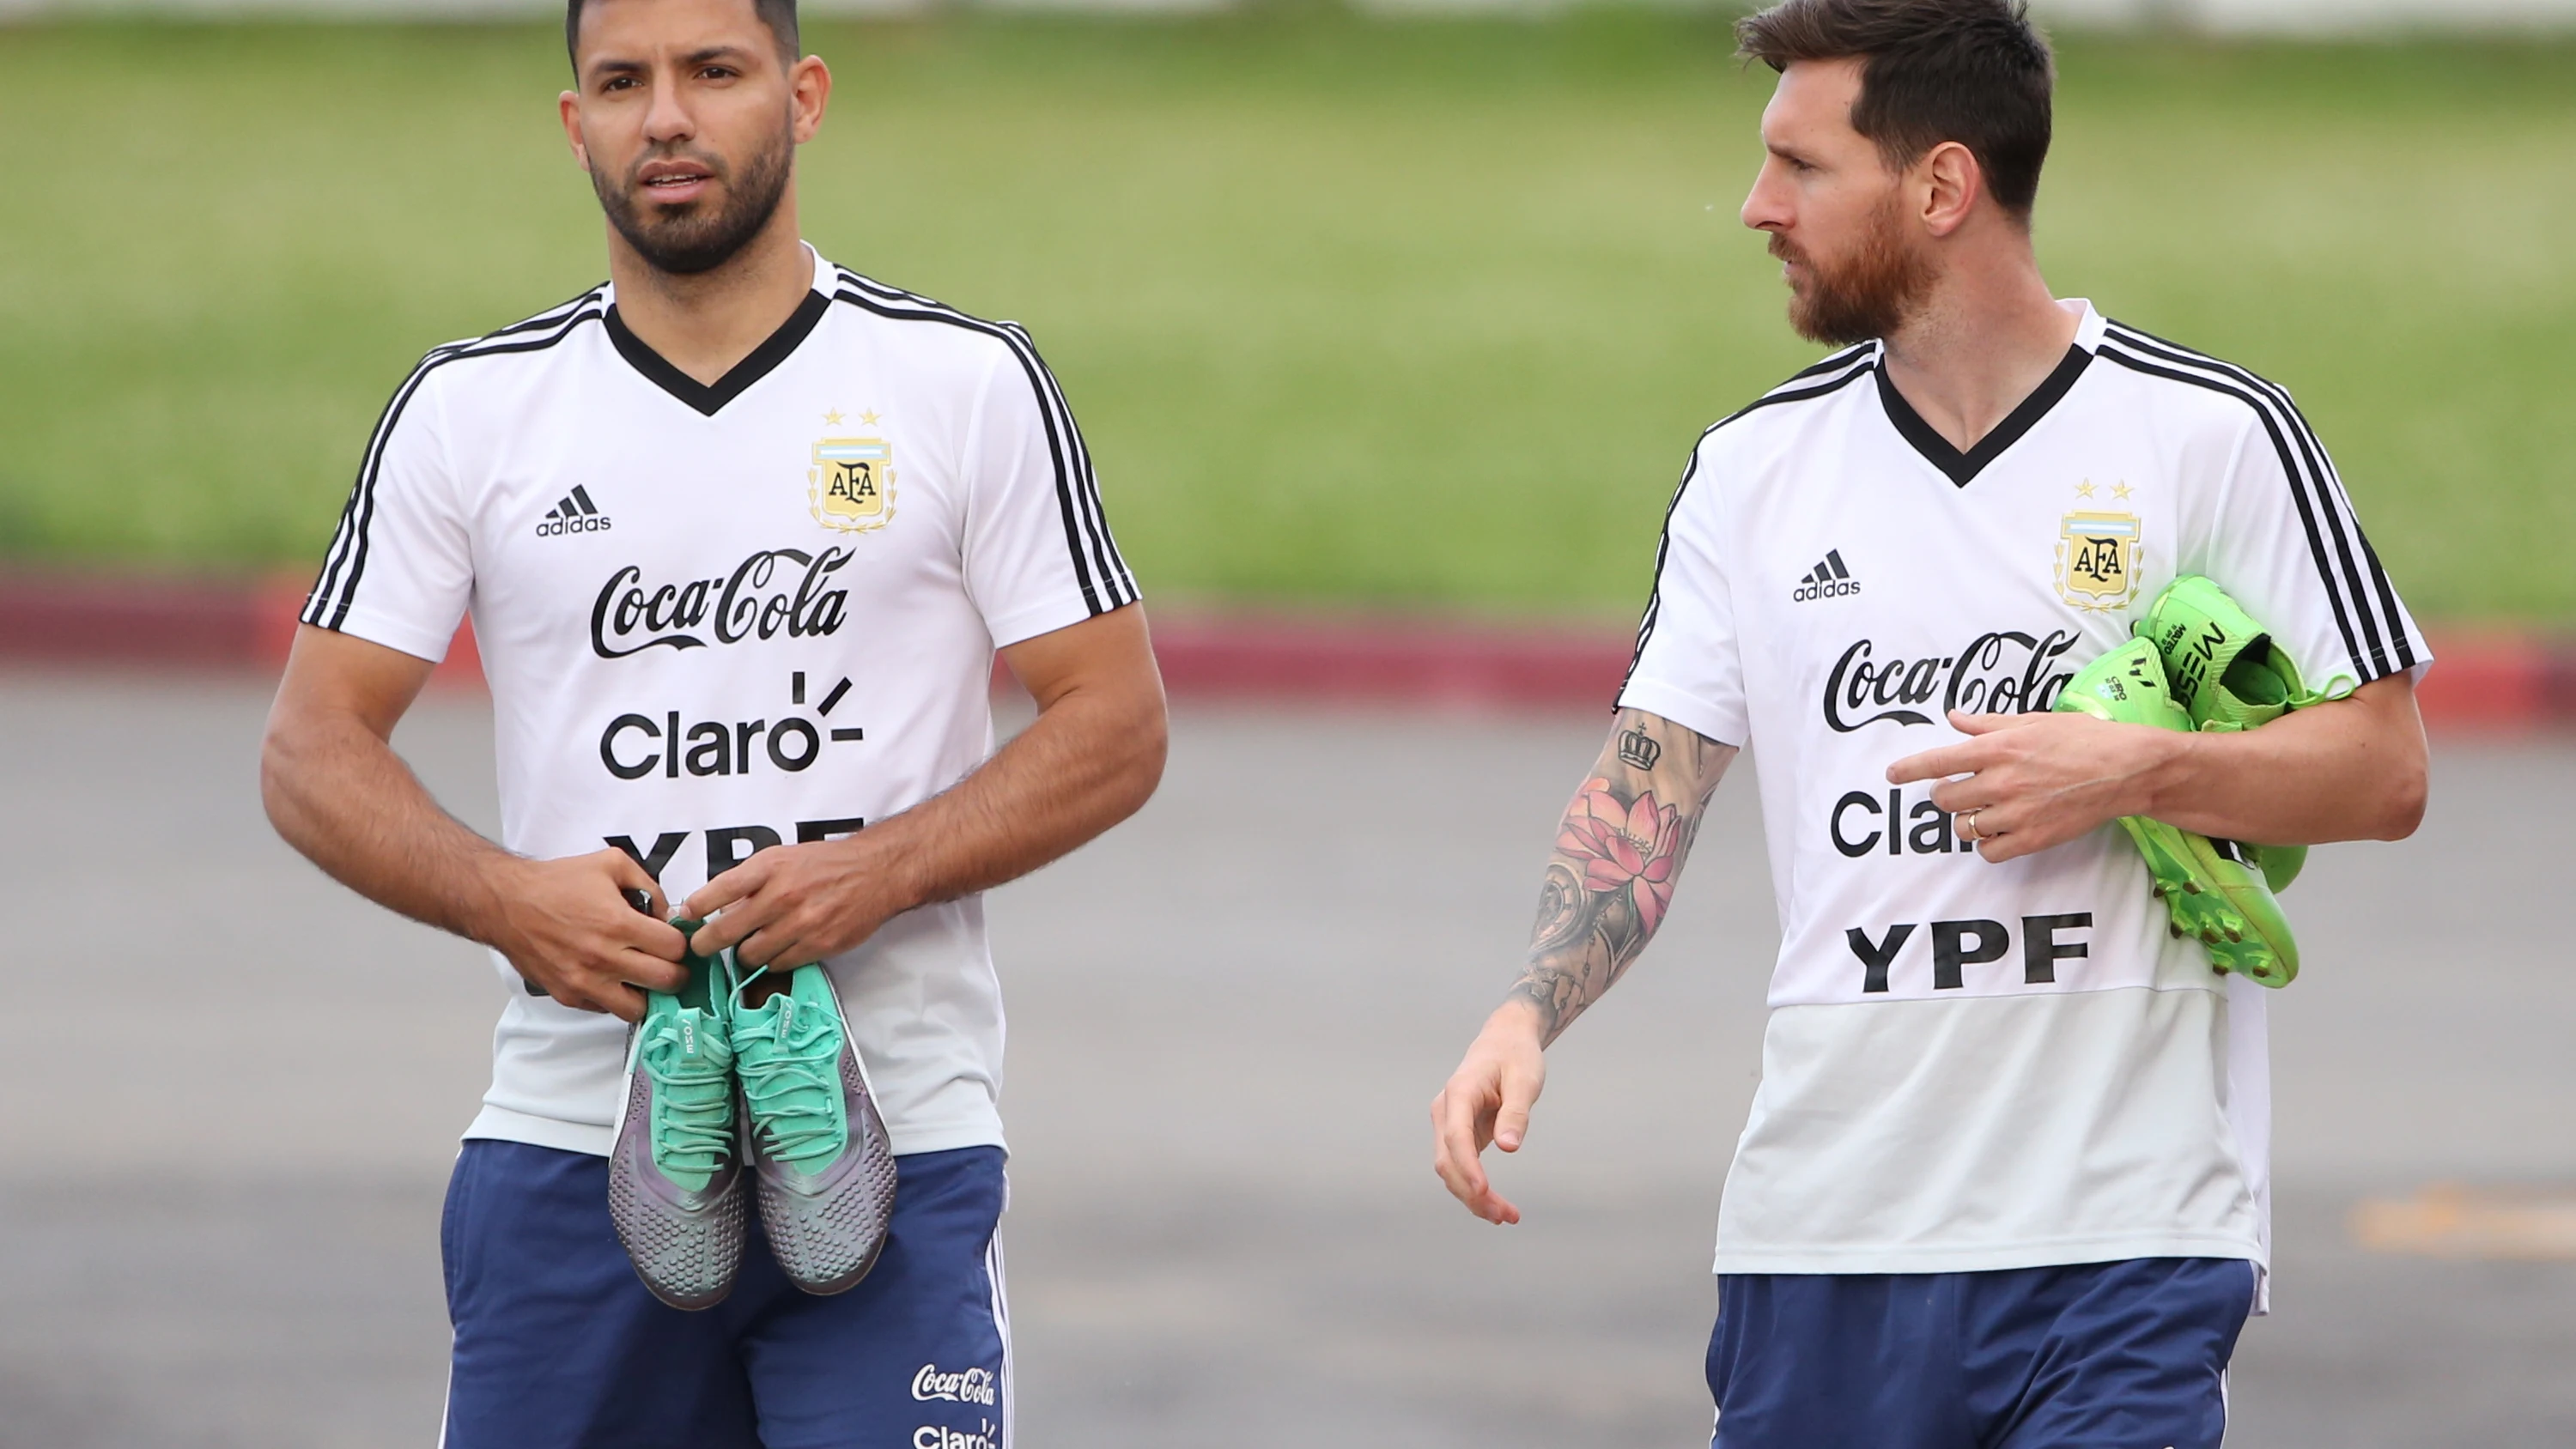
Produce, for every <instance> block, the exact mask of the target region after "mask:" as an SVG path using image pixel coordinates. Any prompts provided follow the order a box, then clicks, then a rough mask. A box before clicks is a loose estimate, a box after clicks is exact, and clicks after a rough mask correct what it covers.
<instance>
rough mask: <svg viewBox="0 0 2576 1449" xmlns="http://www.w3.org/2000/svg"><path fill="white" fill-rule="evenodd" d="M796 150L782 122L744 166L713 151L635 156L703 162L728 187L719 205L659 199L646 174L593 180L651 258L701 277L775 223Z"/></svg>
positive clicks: (615, 221)
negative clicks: (772, 139) (678, 203)
mask: <svg viewBox="0 0 2576 1449" xmlns="http://www.w3.org/2000/svg"><path fill="white" fill-rule="evenodd" d="M794 154H795V142H794V140H793V139H792V138H791V137H789V136H788V135H787V134H786V132H785V131H784V130H782V131H781V132H780V133H779V135H778V137H777V138H776V140H775V142H774V143H773V144H771V145H768V146H764V147H762V148H760V149H759V150H758V151H755V152H753V153H752V154H751V155H750V156H748V157H745V158H744V160H743V164H742V167H741V169H740V171H739V173H737V172H736V170H735V168H734V167H732V166H731V165H729V164H727V163H726V162H724V161H723V160H722V159H721V158H719V157H717V156H714V155H712V154H709V153H706V152H696V151H689V152H682V151H655V152H652V153H648V154H647V155H645V156H643V157H640V158H638V160H637V161H636V165H637V166H638V167H641V166H642V165H643V164H644V162H646V161H668V160H682V159H685V160H690V161H695V162H697V163H698V164H699V165H701V166H704V167H706V168H707V170H708V172H709V174H710V175H711V176H712V177H713V178H714V179H715V180H716V181H717V182H718V183H719V185H720V186H721V188H722V189H721V192H720V194H721V196H722V197H723V200H722V202H721V203H720V204H716V205H710V204H708V203H707V202H704V201H693V202H689V203H687V204H685V205H681V206H664V205H662V204H661V203H659V202H657V201H655V200H653V197H652V193H651V191H650V190H649V189H648V188H646V187H645V186H644V185H643V184H642V183H641V182H638V181H634V180H632V179H629V180H626V181H624V182H616V181H612V180H610V179H609V178H608V177H606V176H603V175H601V174H600V173H599V172H598V171H596V170H594V171H593V172H592V173H591V177H590V185H591V190H593V191H595V192H597V193H598V195H599V207H600V210H602V211H604V212H606V213H607V214H608V224H609V225H610V226H613V227H615V228H617V234H618V235H619V236H621V237H624V238H625V239H626V244H627V245H628V246H630V247H633V248H634V249H635V254H636V255H637V256H640V257H642V258H643V259H644V262H645V265H647V266H649V267H651V268H652V269H653V270H655V271H657V272H662V273H665V274H668V275H671V276H680V277H694V276H697V275H699V274H701V273H705V272H711V271H714V270H715V269H716V268H718V267H721V266H723V265H724V264H725V263H727V262H729V261H732V260H733V259H734V257H735V256H736V255H738V254H739V253H740V252H741V251H742V249H743V248H744V247H747V246H749V245H751V241H752V238H754V237H757V236H759V235H760V233H761V232H762V231H763V230H765V229H766V228H767V227H768V225H769V221H770V218H771V217H774V216H776V215H777V214H778V204H779V202H780V201H782V200H783V199H785V197H786V195H787V176H788V170H789V162H790V159H791V158H792V157H793V156H794ZM629 175H630V177H631V176H632V173H631V172H630V173H629Z"/></svg>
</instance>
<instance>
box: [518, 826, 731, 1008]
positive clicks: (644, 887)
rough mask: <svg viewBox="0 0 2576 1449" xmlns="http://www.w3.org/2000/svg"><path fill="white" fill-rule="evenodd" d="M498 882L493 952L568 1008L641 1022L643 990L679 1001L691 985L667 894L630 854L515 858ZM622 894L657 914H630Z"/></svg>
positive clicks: (633, 909) (613, 851) (629, 907)
mask: <svg viewBox="0 0 2576 1449" xmlns="http://www.w3.org/2000/svg"><path fill="white" fill-rule="evenodd" d="M492 876H493V879H492V881H491V891H492V909H491V915H492V919H493V925H492V927H491V929H490V932H489V944H490V945H491V946H492V948H493V949H494V950H497V951H499V952H500V953H501V954H502V955H504V956H507V957H508V958H509V959H510V964H511V966H513V967H515V968H516V969H517V970H518V973H519V974H520V975H521V976H524V977H526V978H527V979H528V980H530V981H533V982H535V983H536V984H537V985H539V986H542V987H544V988H545V989H546V994H547V995H549V996H551V997H553V998H554V999H555V1000H557V1001H559V1002H562V1003H563V1004H564V1005H566V1006H569V1007H572V1008H573V1009H575V1010H577V1011H604V1012H607V1013H608V1014H609V1015H611V1016H614V1017H617V1018H619V1019H621V1020H624V1021H640V1020H642V1019H643V1016H644V992H643V991H640V990H638V989H637V988H638V987H643V988H647V989H650V990H654V991H678V990H679V989H680V988H681V987H682V986H684V985H686V984H687V982H688V979H689V973H688V969H687V968H686V967H684V966H682V965H681V964H680V948H681V944H682V942H681V938H680V933H679V932H678V931H676V930H673V929H672V928H671V927H670V926H669V925H668V924H667V923H666V922H664V920H663V919H662V918H663V916H664V915H665V914H667V912H666V911H665V909H664V907H663V903H662V889H661V887H660V886H658V885H656V884H655V883H654V881H653V877H651V876H649V875H647V874H645V873H644V867H642V866H640V865H637V864H636V863H635V858H634V857H633V856H631V855H628V854H627V853H626V852H624V851H622V850H602V851H598V852H595V853H593V854H590V855H576V856H570V857H567V858H565V859H563V860H521V859H517V858H515V857H512V858H508V859H506V860H505V861H502V862H499V863H496V864H495V865H494V867H493V869H492ZM625 891H642V892H644V894H645V895H646V896H648V897H649V898H650V899H651V901H652V906H653V910H652V914H650V915H646V914H644V913H643V912H640V911H638V910H636V909H635V908H634V907H633V906H632V905H630V904H628V903H627V900H626V897H625V896H624V895H623V894H622V893H623V892H625Z"/></svg>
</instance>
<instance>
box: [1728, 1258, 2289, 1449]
mask: <svg viewBox="0 0 2576 1449" xmlns="http://www.w3.org/2000/svg"><path fill="white" fill-rule="evenodd" d="M1717 1303H1718V1309H1717V1331H1716V1333H1715V1334H1713V1335H1712V1336H1711V1337H1710V1339H1709V1344H1708V1387H1709V1392H1711V1393H1713V1394H1715V1395H1716V1396H1717V1435H1716V1438H1715V1439H1714V1440H1713V1441H1712V1442H1713V1444H1714V1445H1715V1446H1716V1449H2217V1445H2218V1441H2219V1439H2220V1437H2221V1436H2222V1435H2224V1434H2225V1433H2226V1430H2227V1360H2228V1358H2229V1356H2231V1355H2232V1354H2234V1353H2235V1352H2236V1335H2237V1333H2238V1331H2239V1330H2241V1329H2243V1328H2244V1326H2245V1319H2246V1316H2247V1315H2248V1314H2250V1313H2251V1312H2252V1311H2253V1308H2254V1265H2253V1264H2251V1263H2248V1262H2245V1261H2243V1260H2241V1259H2235V1258H2134V1259H2131V1260H2129V1261H2127V1262H2119V1263H2082V1264H2077V1265H2074V1266H2071V1267H2063V1268H2015V1269H2010V1270H2006V1271H2003V1272H1992V1273H1899V1274H1889V1273H1870V1274H1861V1273H1854V1274H1824V1273H1795V1274H1792V1273H1777V1274H1747V1275H1741V1276H1739V1275H1733V1274H1729V1275H1723V1276H1721V1277H1720V1278H1719V1279H1718V1297H1717Z"/></svg>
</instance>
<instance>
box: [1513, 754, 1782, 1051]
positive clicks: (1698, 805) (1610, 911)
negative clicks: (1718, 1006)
mask: <svg viewBox="0 0 2576 1449" xmlns="http://www.w3.org/2000/svg"><path fill="white" fill-rule="evenodd" d="M1734 757H1735V748H1734V746H1732V745H1721V744H1719V743H1717V742H1716V741H1714V740H1711V739H1708V738H1705V737H1704V736H1701V735H1699V734H1697V733H1695V732H1693V731H1691V730H1688V729H1684V728H1683V727H1682V726H1680V725H1677V724H1674V723H1673V722H1672V721H1670V720H1667V719H1664V718H1662V717H1661V716H1659V715H1652V714H1648V713H1646V712H1645V711H1643V710H1634V709H1630V710H1621V711H1620V712H1619V717H1618V719H1617V721H1616V722H1615V723H1614V724H1613V725H1612V727H1611V734H1610V740H1609V743H1608V744H1607V745H1605V746H1604V747H1603V748H1602V751H1601V759H1600V761H1599V762H1598V763H1597V764H1595V765H1594V766H1593V775H1592V778H1591V779H1590V780H1587V781H1585V782H1584V786H1583V788H1582V790H1580V791H1579V792H1577V793H1576V795H1575V797H1574V803H1573V804H1571V805H1569V806H1567V807H1566V812H1565V820H1564V822H1563V823H1562V824H1561V825H1559V826H1558V828H1557V835H1556V853H1555V855H1554V856H1553V857H1552V858H1550V859H1549V861H1548V863H1547V877H1546V879H1545V880H1544V881H1543V882H1542V883H1541V884H1540V886H1539V897H1538V920H1537V922H1536V924H1534V925H1533V926H1532V927H1531V929H1530V958H1529V968H1528V969H1527V970H1525V971H1523V972H1522V973H1521V979H1520V980H1519V981H1517V982H1515V983H1513V986H1512V995H1513V996H1515V997H1518V998H1521V999H1524V1000H1527V1001H1528V1002H1530V1003H1531V1004H1532V1005H1534V1006H1536V1007H1537V1008H1538V1011H1539V1015H1540V1017H1541V1018H1542V1020H1543V1021H1544V1022H1545V1025H1546V1036H1547V1040H1549V1041H1554V1040H1555V1039H1556V1037H1557V1035H1558V1033H1560V1032H1562V1031H1564V1030H1565V1029H1566V1027H1568V1026H1569V1025H1571V1024H1573V1021H1574V1018H1576V1017H1577V1016H1580V1015H1582V1014H1583V1009H1584V1008H1585V1007H1587V1006H1590V1005H1591V1004H1592V1003H1593V1002H1595V1001H1598V1000H1600V999H1601V994H1602V993H1603V992H1605V991H1608V990H1609V989H1610V988H1611V986H1612V985H1614V984H1615V983H1616V982H1617V981H1618V980H1619V978H1620V976H1621V975H1623V974H1625V973H1626V971H1627V969H1628V967H1629V966H1630V965H1631V964H1632V963H1634V962H1635V961H1636V959H1637V956H1638V953H1640V952H1642V951H1644V950H1645V949H1646V942H1648V941H1649V940H1651V939H1653V937H1654V934H1655V928H1656V927H1658V926H1660V925H1662V924H1663V920H1664V911H1665V908H1666V907H1668V906H1670V905H1671V904H1672V899H1673V886H1674V883H1675V882H1676V881H1678V880H1679V879H1680V877H1681V870H1682V861H1683V859H1684V858H1685V857H1687V856H1688V855H1689V854H1690V843H1691V839H1692V837H1693V836H1695V835H1697V834H1698V833H1699V823H1700V819H1701V817H1702V815H1703V814H1705V813H1706V811H1707V809H1708V798H1709V795H1710V793H1711V792H1713V791H1714V790H1716V788H1717V782H1718V780H1719V778H1720V777H1721V776H1723V775H1724V774H1725V773H1726V765H1727V762H1728V761H1729V760H1731V759H1733V758H1734Z"/></svg>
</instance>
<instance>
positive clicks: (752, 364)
mask: <svg viewBox="0 0 2576 1449" xmlns="http://www.w3.org/2000/svg"><path fill="white" fill-rule="evenodd" d="M831 307H832V299H831V298H829V297H826V296H824V295H823V294H822V293H820V292H807V293H806V294H805V300H804V301H802V302H799V303H797V304H796V310H795V311H794V312H791V313H789V314H788V317H787V320H786V321H784V322H781V323H779V324H778V330H777V331H775V332H772V333H770V334H769V336H768V337H767V338H766V339H764V340H763V341H762V342H761V344H760V345H759V346H758V347H755V348H753V349H751V353H750V355H749V356H747V357H745V358H743V360H742V361H740V362H737V363H735V364H734V365H733V368H732V370H731V371H729V372H727V373H726V374H725V375H724V376H722V377H720V378H717V379H716V380H715V381H714V382H712V383H705V382H700V381H698V380H697V379H696V378H694V377H691V376H689V375H688V374H687V373H685V372H682V371H681V370H680V369H678V368H676V367H673V366H672V365H671V363H670V361H669V359H667V358H665V357H663V356H662V354H660V353H658V352H655V351H654V350H653V349H652V348H650V347H648V346H646V345H645V343H644V339H643V338H641V337H638V336H636V335H635V334H634V332H633V331H631V330H630V329H628V327H627V325H626V319H625V318H623V317H620V316H618V315H617V306H616V304H615V303H611V304H609V308H608V315H607V316H606V317H605V318H602V319H601V320H602V321H603V322H604V323H605V324H606V325H607V327H608V340H609V341H610V342H612V343H614V344H616V347H617V355H618V356H620V357H623V358H625V359H626V361H627V362H628V364H629V365H631V366H632V367H633V368H634V369H635V370H636V371H637V372H640V373H642V374H644V377H645V379H646V380H647V381H649V382H651V383H652V384H653V385H654V386H656V387H658V388H660V389H662V391H664V392H667V393H669V394H670V395H671V396H673V397H675V398H678V399H679V400H680V401H682V402H684V403H687V404H688V405H689V406H691V407H693V408H696V409H697V410H698V411H699V412H701V413H704V414H706V415H707V416H708V417H714V416H715V415H716V413H717V411H718V410H719V409H721V408H723V406H724V405H725V404H726V403H729V402H732V401H733V400H734V399H735V398H738V397H740V396H742V394H743V390H744V389H745V388H748V387H750V386H751V385H752V384H753V383H755V382H758V381H760V380H761V379H762V378H764V377H767V376H769V374H770V373H772V372H774V371H776V370H777V368H778V364H780V363H782V362H785V361H786V360H787V359H788V357H789V355H790V354H792V353H794V352H795V351H796V347H797V344H799V343H801V342H803V341H804V340H805V337H806V334H807V333H810V332H812V331H813V330H814V324H815V323H817V322H820V321H822V320H823V314H824V313H825V312H827V311H830V310H831Z"/></svg>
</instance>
